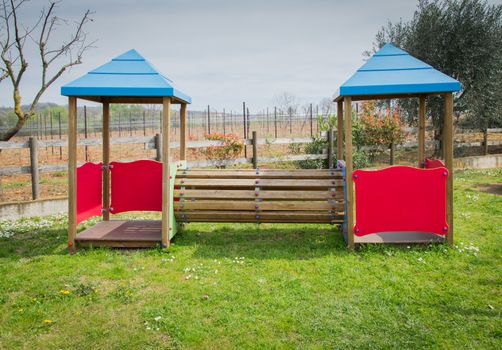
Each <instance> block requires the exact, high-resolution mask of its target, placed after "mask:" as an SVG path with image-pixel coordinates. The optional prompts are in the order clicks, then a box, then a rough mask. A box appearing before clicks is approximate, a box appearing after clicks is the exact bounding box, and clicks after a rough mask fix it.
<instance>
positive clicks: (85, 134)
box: [84, 106, 89, 162]
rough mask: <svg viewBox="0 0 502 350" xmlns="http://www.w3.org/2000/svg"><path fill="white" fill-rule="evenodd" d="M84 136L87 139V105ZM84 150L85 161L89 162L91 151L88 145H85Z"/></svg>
mask: <svg viewBox="0 0 502 350" xmlns="http://www.w3.org/2000/svg"><path fill="white" fill-rule="evenodd" d="M84 138H85V139H87V107H86V106H84ZM84 150H85V152H84V153H85V161H86V162H88V161H89V151H88V148H87V146H84Z"/></svg>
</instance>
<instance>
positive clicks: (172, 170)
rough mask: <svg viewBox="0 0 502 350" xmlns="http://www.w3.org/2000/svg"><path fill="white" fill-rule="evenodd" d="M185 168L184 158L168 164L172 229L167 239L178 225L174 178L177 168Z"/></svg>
mask: <svg viewBox="0 0 502 350" xmlns="http://www.w3.org/2000/svg"><path fill="white" fill-rule="evenodd" d="M186 168H187V162H186V160H182V161H178V162H173V163H171V164H170V165H169V177H170V180H169V186H170V190H171V192H170V193H171V196H170V197H169V218H170V220H169V222H170V225H171V227H172V230H169V240H171V238H173V237H174V235H175V234H176V233H177V231H178V225H177V224H176V218H175V217H174V180H176V173H177V172H178V170H180V169H183V170H184V169H186Z"/></svg>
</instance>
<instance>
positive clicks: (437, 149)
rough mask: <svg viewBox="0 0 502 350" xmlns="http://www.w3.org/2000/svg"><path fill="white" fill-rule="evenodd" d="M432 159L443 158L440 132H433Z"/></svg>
mask: <svg viewBox="0 0 502 350" xmlns="http://www.w3.org/2000/svg"><path fill="white" fill-rule="evenodd" d="M434 141H436V142H434V157H435V158H443V134H442V132H441V131H440V130H437V129H436V130H434Z"/></svg>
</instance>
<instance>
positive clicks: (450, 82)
mask: <svg viewBox="0 0 502 350" xmlns="http://www.w3.org/2000/svg"><path fill="white" fill-rule="evenodd" d="M460 89H461V85H460V82H458V81H457V80H455V79H453V78H451V77H449V76H447V75H446V74H443V73H441V72H440V71H438V70H436V69H434V68H433V67H432V66H430V65H428V64H427V63H425V62H422V61H420V60H419V59H417V58H415V57H413V56H411V55H410V54H409V53H407V52H406V51H403V50H401V49H399V48H397V47H395V46H394V45H392V44H385V45H384V46H383V47H382V48H381V49H380V50H378V51H377V52H376V53H375V54H374V55H373V56H372V57H371V58H370V59H369V60H368V61H366V63H365V64H364V65H363V66H362V67H361V68H359V69H358V70H357V71H356V72H355V73H354V74H353V75H352V76H351V77H350V78H349V80H347V81H346V82H345V83H343V85H342V86H340V89H339V93H338V94H337V95H338V97H341V96H356V95H400V94H416V93H435V92H453V91H459V90H460ZM338 97H337V99H338Z"/></svg>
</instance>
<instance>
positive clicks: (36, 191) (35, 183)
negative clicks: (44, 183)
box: [30, 136, 40, 200]
mask: <svg viewBox="0 0 502 350" xmlns="http://www.w3.org/2000/svg"><path fill="white" fill-rule="evenodd" d="M30 168H31V169H30V171H31V197H32V198H33V200H35V199H38V198H40V187H39V186H40V176H39V169H38V142H37V139H36V138H35V137H32V136H31V137H30Z"/></svg>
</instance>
